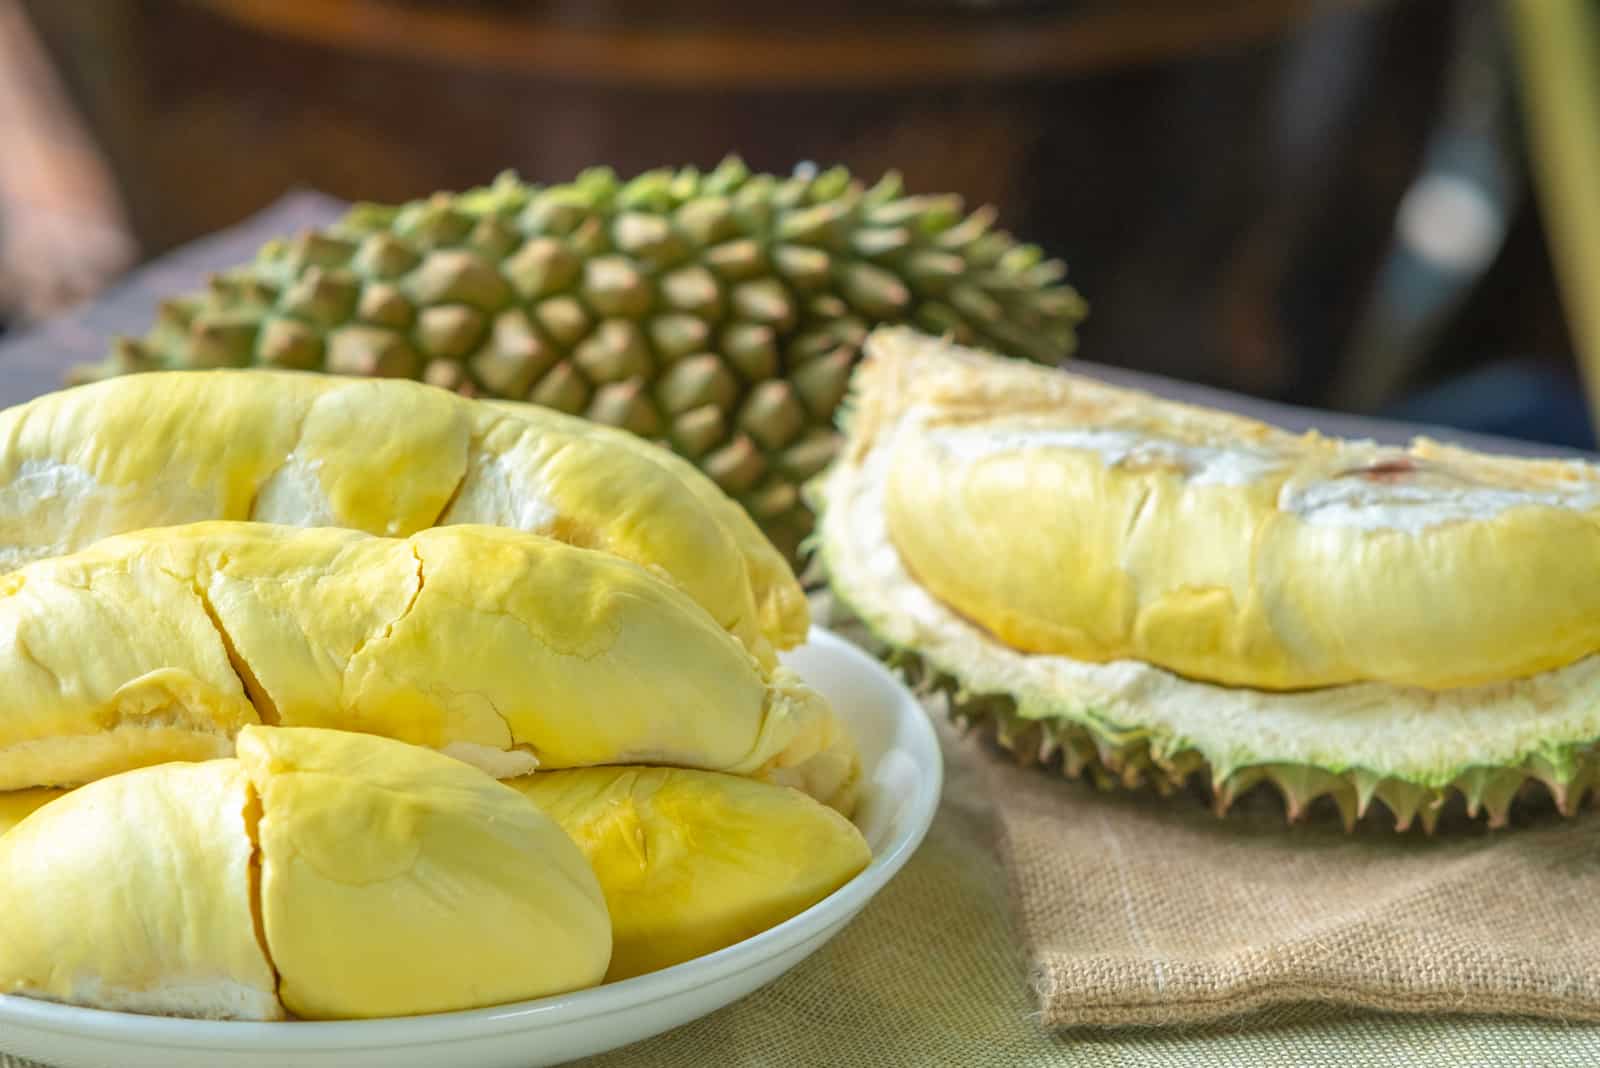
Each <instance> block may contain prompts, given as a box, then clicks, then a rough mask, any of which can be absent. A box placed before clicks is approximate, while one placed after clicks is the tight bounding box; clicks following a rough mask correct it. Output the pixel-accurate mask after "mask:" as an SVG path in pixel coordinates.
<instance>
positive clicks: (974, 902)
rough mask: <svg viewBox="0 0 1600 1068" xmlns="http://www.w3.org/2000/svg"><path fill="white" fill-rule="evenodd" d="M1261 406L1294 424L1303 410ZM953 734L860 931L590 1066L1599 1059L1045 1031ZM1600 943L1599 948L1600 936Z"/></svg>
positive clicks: (1566, 1042) (249, 231)
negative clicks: (912, 843) (936, 799)
mask: <svg viewBox="0 0 1600 1068" xmlns="http://www.w3.org/2000/svg"><path fill="white" fill-rule="evenodd" d="M337 210H338V205H337V203H336V202H334V201H330V200H328V199H326V198H321V197H316V196H310V195H308V196H302V197H297V198H291V199H289V200H286V201H284V202H282V203H280V204H279V205H278V206H276V207H275V208H273V209H271V210H269V211H267V212H265V213H263V214H262V215H260V216H257V217H256V218H255V219H252V220H250V221H249V222H248V223H247V224H245V225H244V226H241V227H239V228H238V229H236V230H233V231H229V232H228V233H225V234H222V235H219V236H218V237H216V238H212V239H209V240H208V241H206V242H203V243H200V244H198V245H197V246H195V247H192V248H189V249H184V250H180V251H179V252H177V253H175V254H173V255H172V256H170V257H168V258H166V259H165V260H163V261H161V262H159V263H157V264H155V265H153V266H152V267H150V268H146V269H145V270H143V271H141V272H139V273H138V274H136V275H135V276H134V277H133V278H132V279H131V280H130V281H129V283H128V284H126V285H125V286H123V287H121V288H120V289H119V290H118V291H117V292H116V293H113V294H112V295H110V297H108V298H107V299H106V300H105V301H102V302H100V303H99V304H97V305H95V306H92V307H90V308H87V309H85V310H83V311H82V312H79V313H77V314H75V315H73V316H70V317H67V318H65V319H62V320H60V321H58V322H56V323H52V324H48V325H47V326H46V327H44V328H42V329H41V330H39V331H36V332H34V333H33V334H31V335H26V336H24V337H22V338H19V339H17V340H15V341H11V342H9V343H7V344H5V345H0V403H4V404H11V403H15V402H17V401H20V400H23V399H26V398H27V397H28V396H31V395H33V394H36V393H38V392H42V391H44V390H46V389H49V388H52V387H53V386H54V385H55V384H56V383H57V382H59V380H60V374H61V372H62V370H63V369H64V368H65V367H66V366H67V365H68V364H70V363H73V362H76V361H79V360H86V359H93V358H95V357H96V356H97V355H98V354H99V353H100V352H101V351H103V346H104V343H105V338H106V336H107V335H108V334H109V333H111V332H114V331H119V330H120V331H127V332H139V331H142V330H143V329H144V328H145V327H146V326H147V325H148V323H149V321H150V318H151V315H152V312H153V307H154V301H155V299H156V298H157V297H158V296H160V295H163V294H166V293H171V292H174V291H177V290H180V289H184V288H188V287H190V286H192V285H194V284H195V282H196V280H197V279H198V278H199V277H200V276H201V275H203V274H204V272H205V271H208V270H214V269H216V268H218V267H221V266H224V265H226V264H228V263H233V262H238V261H241V260H243V259H245V258H247V257H248V256H249V254H250V251H251V250H252V249H253V248H254V247H255V246H257V245H258V244H260V242H261V241H262V240H264V239H265V238H266V237H268V236H273V235H276V234H280V233H284V232H289V231H292V230H294V229H297V228H299V227H303V226H307V225H314V224H315V223H317V222H319V221H321V220H323V219H326V218H328V217H330V216H331V215H333V214H334V213H335V212H336V211H337ZM1117 377H1122V376H1117ZM1206 399H1207V400H1211V401H1216V400H1217V399H1218V398H1216V397H1212V396H1208V397H1206ZM1265 414H1269V415H1277V416H1279V417H1280V421H1284V422H1289V423H1293V422H1295V421H1296V419H1295V418H1294V417H1293V416H1292V415H1291V416H1289V417H1287V418H1285V417H1283V413H1265ZM1319 421H1320V422H1323V423H1325V424H1331V425H1329V426H1328V429H1330V430H1333V431H1335V432H1339V433H1356V434H1359V433H1363V432H1365V433H1371V434H1374V435H1375V436H1393V432H1394V430H1395V428H1384V427H1382V426H1380V425H1379V424H1362V423H1360V422H1359V421H1354V420H1348V419H1333V418H1330V417H1322V418H1320V419H1319ZM1386 429H1387V430H1388V431H1389V432H1388V433H1385V430H1386ZM944 737H945V741H946V754H947V763H948V779H947V787H946V794H945V800H944V803H943V806H942V808H941V809H940V812H939V816H938V818H937V820H936V821H935V823H934V825H933V829H932V831H931V832H930V834H929V836H928V839H927V842H926V843H925V844H924V845H923V847H922V849H921V851H920V852H919V853H918V854H917V855H916V856H915V857H914V858H913V859H912V860H911V862H910V863H909V864H908V865H907V867H906V868H905V870H904V871H903V872H902V873H901V875H900V876H899V877H898V878H897V879H896V880H895V881H894V882H893V883H892V884H891V885H890V886H889V887H888V888H887V889H885V890H884V892H883V893H882V894H881V895H880V896H879V897H878V899H877V900H875V901H874V902H873V903H872V904H871V905H870V906H868V908H867V909H866V910H865V911H864V912H863V913H862V915H861V916H860V918H859V919H858V920H857V921H856V922H855V923H854V924H852V925H851V926H850V927H849V928H848V929H847V930H845V931H844V932H843V933H842V934H841V935H840V936H839V937H838V938H837V939H835V940H834V942H832V943H831V944H830V945H828V946H827V947H825V948H824V949H823V950H821V951H820V952H819V953H817V954H816V955H815V956H814V957H812V958H811V959H810V960H808V961H806V962H805V963H803V964H802V965H800V966H799V967H798V968H796V969H795V970H794V971H793V972H791V973H790V974H788V975H787V976H785V977H784V978H782V979H780V980H779V981H777V982H776V983H774V984H772V985H771V986H769V987H767V988H765V989H763V990H761V991H758V992H757V993H755V994H753V995H751V996H750V997H748V998H746V999H745V1000H743V1001H741V1002H739V1003H738V1004H736V1005H732V1006H730V1007H728V1008H726V1009H723V1010H722V1011H720V1012H717V1013H715V1014H713V1015H711V1016H708V1017H706V1018H705V1019H703V1020H700V1021H697V1022H696V1023H693V1024H690V1025H688V1026H686V1027H683V1028H680V1029H678V1030H676V1031H673V1032H671V1033H669V1034H666V1035H662V1036H659V1037H657V1038H654V1039H650V1040H647V1041H645V1042H641V1043H638V1044H637V1045H634V1046H630V1047H628V1048H627V1049H625V1050H621V1051H618V1052H617V1053H614V1054H611V1055H608V1056H604V1057H600V1058H596V1059H594V1060H592V1061H589V1062H586V1063H587V1064H588V1065H590V1066H592V1068H600V1066H605V1068H610V1066H618V1068H621V1066H627V1068H653V1066H662V1068H666V1066H683V1068H702V1066H707V1068H709V1066H718V1068H721V1066H730V1068H733V1066H747V1065H748V1066H754V1065H772V1066H774V1068H807V1066H810V1065H850V1066H859V1068H873V1066H891V1065H892V1066H901V1065H959V1066H963V1068H989V1066H995V1068H999V1066H1005V1068H1034V1066H1040V1068H1043V1066H1072V1068H1080V1066H1082V1068H1090V1066H1093V1068H1101V1066H1106V1068H1110V1066H1119V1068H1120V1066H1136V1065H1138V1066H1143V1065H1154V1066H1173V1068H1178V1066H1183V1068H1190V1066H1211V1065H1243V1066H1257V1065H1259V1066H1273V1068H1277V1066H1302V1065H1303V1066H1320V1065H1328V1066H1339V1068H1369V1066H1378V1065H1384V1066H1388V1065H1393V1066H1397V1068H1473V1066H1496V1068H1499V1066H1516V1068H1560V1066H1568V1065H1570V1066H1575V1068H1576V1066H1585V1065H1596V1066H1600V1026H1570V1027H1567V1026H1562V1025H1560V1024H1552V1023H1549V1022H1539V1021H1524V1020H1515V1019H1485V1018H1473V1017H1449V1018H1417V1017H1403V1016H1384V1015H1376V1014H1370V1013H1368V1014H1354V1013H1349V1012H1330V1011H1329V1010H1326V1009H1319V1008H1317V1007H1315V1006H1306V1007H1303V1008H1298V1009H1291V1010H1283V1011H1276V1012H1274V1013H1272V1014H1270V1015H1266V1016H1260V1017H1253V1018H1250V1019H1246V1020H1240V1021H1236V1022H1234V1023H1233V1024H1230V1025H1228V1026H1224V1027H1208V1028H1204V1029H1191V1030H1148V1031H1119V1032H1105V1031H1099V1032H1085V1033H1056V1034H1050V1033H1046V1032H1044V1031H1041V1029H1040V1028H1039V1027H1038V1026H1037V1024H1036V1022H1035V1019H1034V1016H1033V1012H1034V998H1033V992H1032V991H1031V990H1030V989H1029V986H1028V969H1027V965H1026V962H1025V961H1024V960H1023V959H1022V956H1021V953H1020V950H1019V948H1018V943H1017V940H1016V938H1015V937H1014V934H1013V931H1012V929H1011V921H1010V914H1009V908H1008V903H1007V900H1006V898H1007V883H1006V878H1005V873H1004V871H1003V870H1002V869H1001V866H1000V861H999V859H998V858H997V856H996V853H995V845H994V842H995V836H994V829H993V826H992V823H991V819H990V812H989V807H988V803H987V800H986V798H985V796H984V792H983V786H982V782H981V778H982V776H981V775H979V774H977V773H976V771H975V762H976V761H977V760H980V759H983V757H982V755H981V754H980V753H979V752H978V751H977V750H975V749H974V748H973V747H972V743H969V742H966V741H960V740H957V739H955V738H954V737H953V736H951V735H950V734H949V733H948V732H945V735H944ZM1591 818H1600V817H1591ZM1596 889H1597V892H1600V887H1597V888H1596ZM1596 941H1597V948H1600V935H1597V936H1596ZM1597 960H1600V953H1597ZM1597 966H1600V964H1597ZM0 1068H26V1062H21V1061H17V1060H15V1059H14V1058H10V1057H6V1056H4V1055H0ZM441 1068H443V1066H441Z"/></svg>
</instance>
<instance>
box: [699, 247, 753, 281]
mask: <svg viewBox="0 0 1600 1068" xmlns="http://www.w3.org/2000/svg"><path fill="white" fill-rule="evenodd" d="M702 259H703V260H704V261H705V265H706V266H707V267H710V268H711V269H712V270H713V271H715V272H716V274H717V277H719V278H723V279H726V280H727V281H730V282H737V281H741V280H743V279H746V278H754V277H756V276H757V275H760V274H764V273H766V271H767V255H766V253H765V252H763V251H761V246H760V245H759V244H757V243H756V242H755V241H752V240H750V239H749V238H745V239H743V240H740V241H724V242H723V243H722V244H720V245H713V246H712V247H711V248H708V249H706V251H705V253H704V255H703V256H702Z"/></svg>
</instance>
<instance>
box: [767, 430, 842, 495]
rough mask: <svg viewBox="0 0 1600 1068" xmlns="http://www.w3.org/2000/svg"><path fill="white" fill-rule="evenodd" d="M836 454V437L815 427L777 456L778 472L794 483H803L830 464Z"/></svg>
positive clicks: (837, 447)
mask: <svg viewBox="0 0 1600 1068" xmlns="http://www.w3.org/2000/svg"><path fill="white" fill-rule="evenodd" d="M838 453H839V438H838V436H837V435H835V434H831V433H829V432H828V431H827V430H825V429H823V428H822V427H815V428H813V429H811V430H809V431H807V432H806V434H805V436H804V437H802V438H801V439H800V440H799V441H797V442H795V443H794V444H793V445H791V446H789V447H788V448H787V449H784V450H783V452H781V453H779V454H778V470H779V471H782V472H783V473H784V474H785V475H787V476H788V477H789V478H790V479H792V480H794V481H795V482H804V481H805V480H806V479H808V478H810V477H812V476H813V475H815V474H818V473H819V472H821V471H822V469H823V468H825V467H827V466H828V465H829V464H830V463H832V462H833V458H834V457H835V456H837V455H838Z"/></svg>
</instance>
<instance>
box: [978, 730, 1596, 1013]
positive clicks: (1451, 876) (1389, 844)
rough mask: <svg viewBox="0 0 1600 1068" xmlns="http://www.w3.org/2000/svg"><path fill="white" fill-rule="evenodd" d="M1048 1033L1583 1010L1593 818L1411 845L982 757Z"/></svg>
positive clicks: (1592, 918) (1261, 803)
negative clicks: (1278, 1012) (1338, 1010)
mask: <svg viewBox="0 0 1600 1068" xmlns="http://www.w3.org/2000/svg"><path fill="white" fill-rule="evenodd" d="M983 763H984V765H985V774H986V777H987V779H988V781H989V784H990V787H991V792H992V796H993V798H994V812H995V815H996V819H997V821H998V824H999V829H1000V847H1001V852H1002V855H1003V856H1004V858H1005V863H1006V867H1007V870H1008V872H1009V875H1010V883H1011V893H1012V898H1013V902H1014V905H1015V911H1016V920H1017V926H1018V931H1019V935H1020V937H1021V940H1022V943H1023V945H1024V946H1025V947H1026V953H1027V956H1028V959H1029V964H1030V966H1031V968H1032V985H1033V987H1034V989H1035V990H1036V991H1037V992H1038V995H1039V998H1040V1008H1041V1013H1042V1021H1043V1023H1044V1024H1045V1025H1046V1026H1051V1027H1066V1026H1075V1025H1094V1026H1121V1025H1172V1024H1193V1023H1197V1022H1204V1021H1211V1020H1218V1019H1224V1018H1228V1017H1236V1016H1239V1015H1240V1014H1242V1013H1246V1012H1250V1011H1253V1010H1258V1009H1261V1008H1262V1007H1264V1006H1269V1005H1279V1004H1287V1003H1297V1002H1321V1003H1327V1004H1333V1005H1345V1006H1357V1007H1362V1008H1370V1009H1381V1010H1385V1011H1390V1012H1409V1013H1509V1014H1521V1015H1536V1016H1547V1017H1551V1018H1554V1019H1561V1020H1596V1019H1600V893H1597V892H1596V888H1597V887H1600V813H1595V812H1585V813H1583V814H1581V815H1580V816H1579V817H1578V818H1577V819H1576V820H1574V821H1571V822H1565V821H1562V820H1561V819H1560V818H1559V817H1558V816H1555V815H1554V814H1553V813H1552V814H1550V815H1549V816H1548V817H1546V818H1542V819H1538V820H1536V821H1535V824H1536V825H1535V826H1533V827H1525V828H1518V829H1514V830H1507V831H1497V832H1487V831H1483V830H1480V829H1470V828H1468V829H1462V828H1454V829H1452V831H1451V833H1447V834H1440V835H1436V836H1434V837H1432V838H1426V837H1423V836H1422V835H1421V834H1420V833H1412V834H1409V835H1404V836H1402V835H1396V834H1395V833H1394V832H1392V831H1390V830H1387V829H1386V828H1383V827H1381V826H1373V827H1368V826H1365V825H1363V826H1361V827H1359V828H1358V829H1357V830H1356V831H1355V832H1354V833H1349V834H1347V833H1345V832H1344V831H1343V830H1342V829H1341V828H1340V826H1339V825H1338V824H1337V822H1336V821H1332V820H1329V821H1323V822H1318V823H1314V824H1311V825H1306V826H1295V827H1288V826H1285V825H1284V823H1283V817H1282V810H1281V808H1280V807H1279V806H1278V805H1277V803H1276V802H1275V801H1274V800H1273V799H1270V798H1267V797H1258V798H1255V799H1254V801H1255V802H1256V803H1254V804H1246V805H1244V806H1242V807H1241V810H1238V811H1235V812H1233V813H1230V815H1229V816H1228V817H1226V818H1224V819H1218V818H1217V817H1216V816H1214V815H1213V814H1212V813H1211V812H1210V811H1209V810H1208V809H1207V808H1206V807H1205V806H1204V805H1203V804H1201V803H1200V802H1199V801H1198V800H1197V799H1194V798H1191V797H1189V796H1187V795H1181V796H1178V797H1176V798H1173V799H1170V800H1166V801H1163V800H1161V799H1157V798H1153V797H1143V796H1137V795H1128V794H1114V793H1103V792H1101V791H1098V790H1096V789H1094V788H1093V787H1091V786H1088V785H1087V784H1084V783H1078V782H1066V781H1062V780H1059V779H1053V778H1051V777H1050V776H1048V775H1046V774H1044V773H1041V772H1040V771H1039V770H1038V769H1032V770H1030V769H1018V768H1015V767H1012V766H1008V765H1007V763H1005V762H1004V761H1003V759H1001V758H1000V757H999V756H997V755H991V756H987V757H985V758H983Z"/></svg>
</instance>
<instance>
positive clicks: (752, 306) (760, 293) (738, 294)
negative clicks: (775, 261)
mask: <svg viewBox="0 0 1600 1068" xmlns="http://www.w3.org/2000/svg"><path fill="white" fill-rule="evenodd" d="M732 297H733V300H732V303H733V310H734V314H736V315H738V316H739V318H741V319H749V320H750V321H751V322H756V323H766V324H768V325H770V326H773V327H775V328H777V329H779V330H788V329H789V328H790V327H792V326H793V325H794V318H795V314H794V301H793V300H792V299H791V298H790V296H789V291H788V290H787V289H785V288H784V286H783V283H782V282H780V281H778V280H777V279H776V278H763V279H760V280H759V281H755V282H741V283H740V284H739V285H736V286H734V287H733V294H732Z"/></svg>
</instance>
